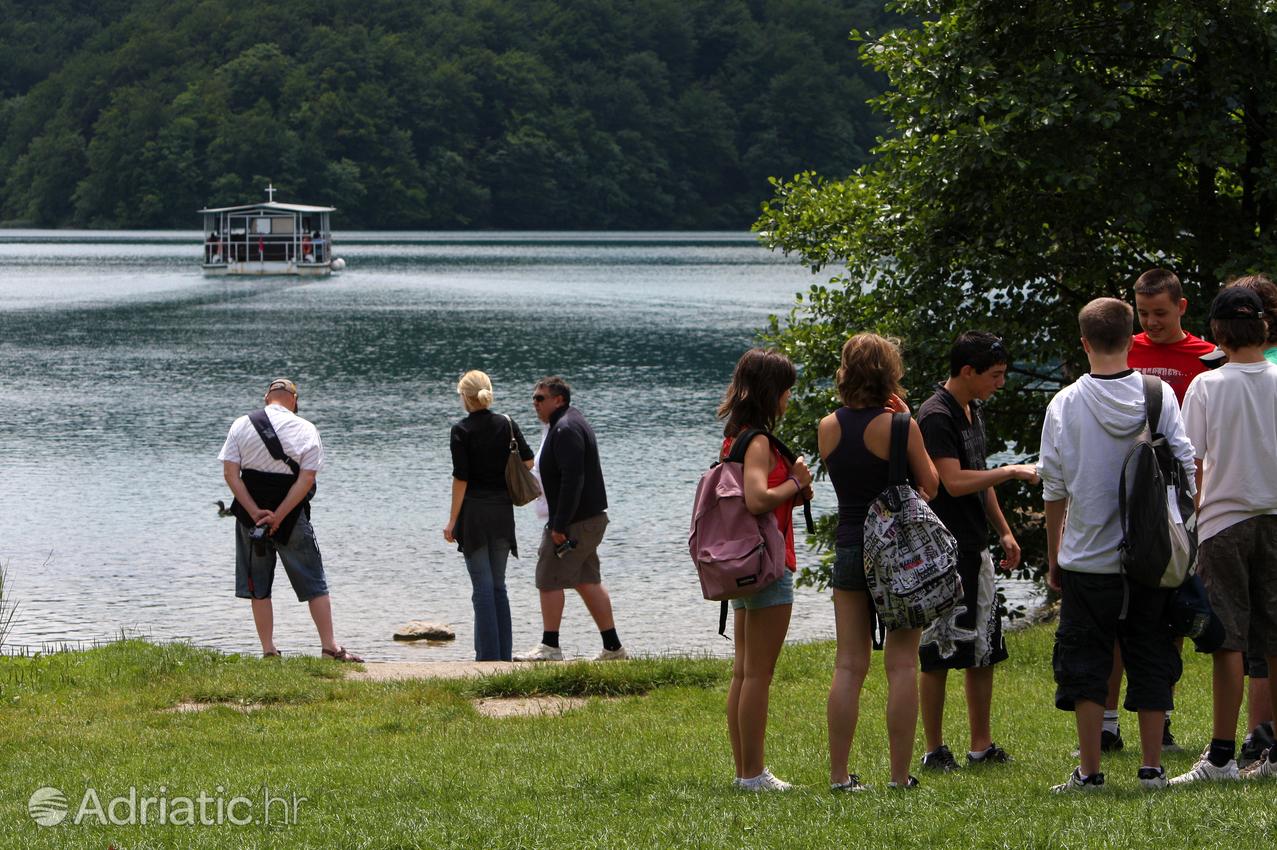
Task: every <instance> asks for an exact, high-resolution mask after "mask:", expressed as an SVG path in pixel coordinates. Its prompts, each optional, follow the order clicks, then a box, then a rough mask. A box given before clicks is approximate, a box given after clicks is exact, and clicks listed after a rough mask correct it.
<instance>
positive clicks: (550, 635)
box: [541, 632, 559, 649]
mask: <svg viewBox="0 0 1277 850" xmlns="http://www.w3.org/2000/svg"><path fill="white" fill-rule="evenodd" d="M541 643H543V644H545V645H546V646H552V647H554V648H555V649H558V648H559V633H558V632H541Z"/></svg>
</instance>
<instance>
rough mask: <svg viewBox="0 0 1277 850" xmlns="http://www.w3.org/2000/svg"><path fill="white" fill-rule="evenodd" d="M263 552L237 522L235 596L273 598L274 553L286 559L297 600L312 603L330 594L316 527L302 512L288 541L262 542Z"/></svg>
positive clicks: (285, 567)
mask: <svg viewBox="0 0 1277 850" xmlns="http://www.w3.org/2000/svg"><path fill="white" fill-rule="evenodd" d="M262 548H263V551H261V552H260V553H259V552H256V551H254V549H253V541H251V540H249V539H248V529H247V528H245V527H244V526H243V524H242V523H240V522H236V523H235V595H236V596H238V597H240V598H241V599H270V591H271V585H272V584H274V582H275V556H276V555H278V556H279V560H281V561H283V562H284V572H286V573H287V574H288V580H289V582H291V583H292V585H293V592H294V593H296V594H297V601H298V602H309V601H310V600H312V599H316V598H318V597H320V596H326V595H328V582H327V580H326V579H325V578H324V561H323V558H322V557H320V554H319V543H318V542H316V540H315V530H314V529H313V528H312V527H311V525H310V520H309V519H307V518H306V515H305V514H304V513H303V514H302V515H301V516H299V517H297V524H296V525H294V526H293V533H292V534H291V535H290V536H289V538H288V542H287V543H280V542H278V541H275V540H270V541H267V542H266V543H265V544H263V547H262Z"/></svg>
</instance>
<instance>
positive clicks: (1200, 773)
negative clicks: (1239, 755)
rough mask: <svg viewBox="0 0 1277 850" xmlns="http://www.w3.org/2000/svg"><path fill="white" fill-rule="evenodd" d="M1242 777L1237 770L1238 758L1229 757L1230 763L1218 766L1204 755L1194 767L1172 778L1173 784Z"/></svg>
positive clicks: (1229, 779) (1231, 779)
mask: <svg viewBox="0 0 1277 850" xmlns="http://www.w3.org/2000/svg"><path fill="white" fill-rule="evenodd" d="M1236 779H1241V775H1240V773H1239V772H1238V770H1237V759H1229V760H1228V764H1226V765H1224V766H1223V767H1216V766H1215V765H1213V764H1211V760H1210V759H1208V758H1206V757H1205V756H1202V758H1201V760H1200V761H1198V762H1197V764H1195V765H1193V769H1192V770H1190V771H1189V772H1188V773H1181V774H1180V775H1179V776H1177V777H1175V778H1174V779H1172V780H1171V784H1172V785H1187V784H1188V783H1190V782H1230V781H1233V780H1236Z"/></svg>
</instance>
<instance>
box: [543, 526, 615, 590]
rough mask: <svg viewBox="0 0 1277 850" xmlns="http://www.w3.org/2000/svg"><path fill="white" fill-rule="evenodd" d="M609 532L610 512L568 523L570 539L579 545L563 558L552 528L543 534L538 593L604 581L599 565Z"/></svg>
mask: <svg viewBox="0 0 1277 850" xmlns="http://www.w3.org/2000/svg"><path fill="white" fill-rule="evenodd" d="M606 529H607V512H606V511H604V512H603V513H601V514H599V515H598V516H592V517H589V518H587V519H583V520H581V521H579V522H570V523H568V540H572V541H574V542H575V543H576V545H575V546H573V547H572V548H571V549H570V550H568V552H567V554H565V555H564V556H563V557H562V558H560V557H559V556H558V555H556V554H555V552H554V540H553V539H551V537H550V529H549V528H546V529H545V531H543V532H542V533H541V548H539V549H538V550H537V576H536V585H537V590H567V589H568V588H569V587H576V586H577V585H578V584H599V583H600V582H602V581H603V576H602V572H601V568H600V566H599V544H600V543H602V542H603V532H604V531H605V530H606Z"/></svg>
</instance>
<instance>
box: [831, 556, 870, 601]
mask: <svg viewBox="0 0 1277 850" xmlns="http://www.w3.org/2000/svg"><path fill="white" fill-rule="evenodd" d="M829 586H830V587H832V588H834V589H835V590H859V591H860V592H861V593H868V592H869V585H868V584H867V583H866V582H865V550H864V548H863V547H861V546H837V547H835V548H834V566H833V568H832V569H831V570H830V576H829Z"/></svg>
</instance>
